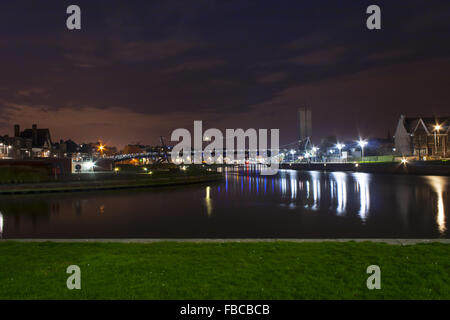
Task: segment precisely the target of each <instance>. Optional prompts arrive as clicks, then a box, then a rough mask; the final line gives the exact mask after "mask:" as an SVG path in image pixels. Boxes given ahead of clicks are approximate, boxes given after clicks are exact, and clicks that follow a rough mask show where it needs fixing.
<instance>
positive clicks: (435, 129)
mask: <svg viewBox="0 0 450 320" xmlns="http://www.w3.org/2000/svg"><path fill="white" fill-rule="evenodd" d="M441 128H442V126H441V125H440V124H436V125H435V126H434V153H435V154H437V152H438V151H437V136H436V132H437V133H438V134H439V130H441Z"/></svg>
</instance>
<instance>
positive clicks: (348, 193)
mask: <svg viewBox="0 0 450 320" xmlns="http://www.w3.org/2000/svg"><path fill="white" fill-rule="evenodd" d="M253 173H254V175H252V172H251V171H250V173H249V170H248V169H246V170H245V172H240V173H236V172H233V171H229V172H228V175H227V184H228V183H230V181H231V183H233V180H235V179H237V180H239V177H240V176H241V175H244V176H245V177H246V179H247V181H249V185H251V183H252V182H253V183H256V184H257V185H258V184H260V183H262V184H264V185H267V183H268V181H269V183H272V190H271V196H273V195H277V194H279V195H280V198H281V199H280V202H281V205H282V206H286V207H289V208H290V209H296V208H304V209H306V210H310V211H317V210H319V209H324V208H328V209H329V210H332V211H333V212H335V213H336V215H337V216H345V215H346V214H348V213H353V212H355V205H356V204H357V206H358V209H357V210H356V212H357V214H358V216H359V218H360V220H361V222H362V223H363V224H364V223H365V222H366V221H367V219H368V218H369V217H370V214H371V203H372V198H373V197H374V194H373V193H371V188H372V186H371V184H372V182H371V177H372V176H373V175H372V174H369V173H363V172H354V173H347V172H331V173H323V172H319V171H308V172H301V173H299V172H298V171H295V170H281V171H280V174H279V176H277V177H272V176H260V175H257V174H255V173H257V170H255V171H254V172H253ZM300 175H301V176H300ZM393 178H394V179H395V178H398V176H393ZM414 178H417V179H423V186H422V188H423V187H425V188H430V187H431V189H432V190H433V193H434V194H435V198H436V200H435V203H436V205H435V206H433V207H432V208H429V209H431V211H433V210H434V211H435V214H436V224H437V227H438V230H439V232H440V233H441V235H444V234H445V232H446V230H447V227H446V218H445V216H446V213H445V205H444V202H445V201H444V194H445V192H446V187H447V184H448V181H449V179H448V177H440V176H426V177H417V176H416V177H414ZM277 180H278V181H277ZM274 181H277V185H278V187H279V188H278V189H277V188H273V186H274ZM375 189H377V188H376V187H375ZM397 189H398V190H397ZM397 189H396V190H393V192H394V193H395V192H398V194H399V195H400V196H399V197H398V200H399V201H398V204H399V211H400V212H401V213H402V214H403V215H407V214H408V211H410V210H411V205H412V203H411V202H412V200H413V199H411V197H410V195H409V193H410V192H409V191H407V192H408V194H405V190H409V189H411V186H406V188H405V186H404V185H401V184H400V185H399V186H398V187H397ZM250 191H252V189H251V188H249V192H250ZM414 191H415V192H416V193H417V192H420V190H417V186H416V190H414ZM241 194H242V195H245V194H246V193H244V192H242V188H241ZM253 194H254V195H259V196H267V189H266V188H264V192H263V193H262V194H260V192H259V189H258V188H257V190H256V193H255V192H253ZM322 194H328V195H329V197H327V198H323V197H322ZM349 197H350V198H351V199H349ZM287 199H289V202H287V201H286V200H287ZM349 201H350V202H351V203H352V205H353V206H352V207H351V208H349V207H348V202H349ZM434 207H435V208H434Z"/></svg>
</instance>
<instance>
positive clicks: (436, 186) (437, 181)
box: [427, 177, 447, 234]
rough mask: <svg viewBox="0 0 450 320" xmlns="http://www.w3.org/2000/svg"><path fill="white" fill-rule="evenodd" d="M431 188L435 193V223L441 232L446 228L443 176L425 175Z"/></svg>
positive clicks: (444, 182) (444, 181) (444, 183)
mask: <svg viewBox="0 0 450 320" xmlns="http://www.w3.org/2000/svg"><path fill="white" fill-rule="evenodd" d="M427 180H428V181H429V183H430V185H431V188H432V189H433V191H434V192H435V193H436V196H437V199H436V208H437V214H436V223H437V225H438V228H439V232H440V233H441V234H443V233H444V232H445V230H447V228H446V226H445V210H444V190H445V187H446V180H445V179H444V178H443V177H427Z"/></svg>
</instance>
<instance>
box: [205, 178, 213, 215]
mask: <svg viewBox="0 0 450 320" xmlns="http://www.w3.org/2000/svg"><path fill="white" fill-rule="evenodd" d="M205 204H206V213H207V214H208V216H209V217H210V216H211V214H212V210H213V205H212V200H211V187H209V186H208V187H206V195H205Z"/></svg>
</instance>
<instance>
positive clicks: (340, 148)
mask: <svg viewBox="0 0 450 320" xmlns="http://www.w3.org/2000/svg"><path fill="white" fill-rule="evenodd" d="M344 147H345V144H342V143H338V144H336V148H338V150H339V159H340V160H341V161H342V148H344Z"/></svg>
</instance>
